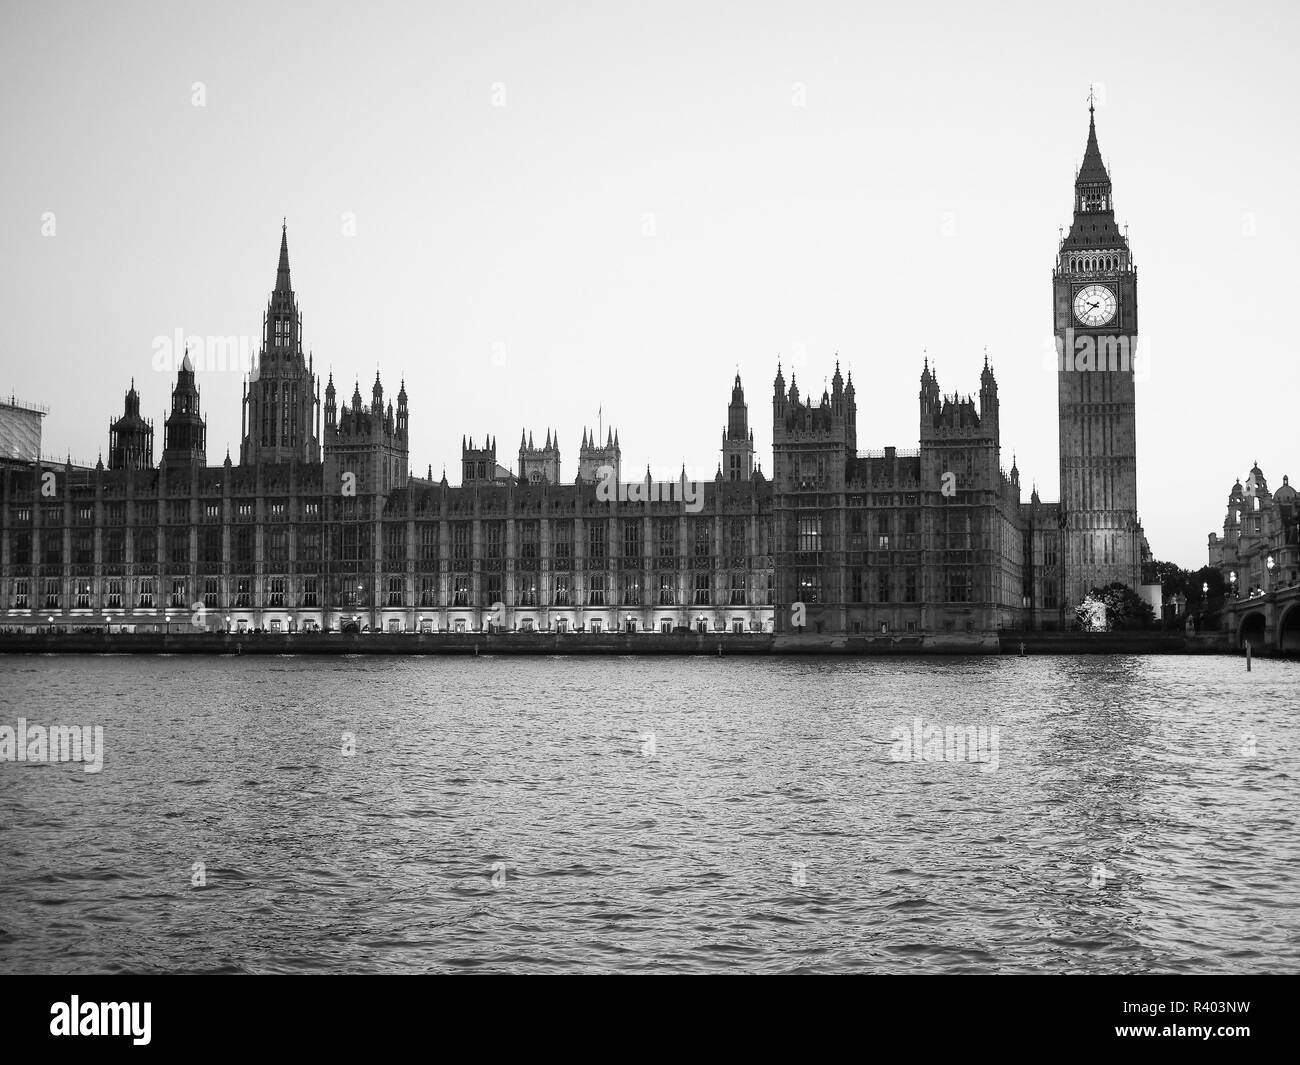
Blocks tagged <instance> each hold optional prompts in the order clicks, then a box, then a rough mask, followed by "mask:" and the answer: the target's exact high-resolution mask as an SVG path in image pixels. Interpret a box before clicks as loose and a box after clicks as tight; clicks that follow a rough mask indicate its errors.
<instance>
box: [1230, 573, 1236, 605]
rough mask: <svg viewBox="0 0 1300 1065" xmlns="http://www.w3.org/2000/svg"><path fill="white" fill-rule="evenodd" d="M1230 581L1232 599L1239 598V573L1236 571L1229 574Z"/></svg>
mask: <svg viewBox="0 0 1300 1065" xmlns="http://www.w3.org/2000/svg"><path fill="white" fill-rule="evenodd" d="M1228 580H1229V581H1230V582H1231V583H1232V598H1233V599H1236V598H1237V571H1236V570H1235V569H1234V570H1233V571H1232V572H1231V573H1229V574H1228Z"/></svg>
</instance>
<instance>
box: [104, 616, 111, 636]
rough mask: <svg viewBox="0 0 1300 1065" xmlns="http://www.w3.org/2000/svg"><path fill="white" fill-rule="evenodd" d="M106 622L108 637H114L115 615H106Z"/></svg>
mask: <svg viewBox="0 0 1300 1065" xmlns="http://www.w3.org/2000/svg"><path fill="white" fill-rule="evenodd" d="M104 622H105V623H106V624H107V626H108V635H109V636H112V635H113V615H112V614H105V615H104Z"/></svg>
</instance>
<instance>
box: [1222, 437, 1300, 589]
mask: <svg viewBox="0 0 1300 1065" xmlns="http://www.w3.org/2000/svg"><path fill="white" fill-rule="evenodd" d="M1270 561H1271V562H1272V566H1270V565H1269V563H1270ZM1209 564H1210V565H1211V566H1213V567H1214V568H1215V569H1217V570H1218V571H1219V572H1220V573H1222V574H1223V583H1224V587H1226V588H1227V589H1229V591H1230V593H1232V594H1234V595H1235V596H1236V597H1237V598H1240V599H1248V598H1250V597H1251V596H1258V595H1261V594H1264V593H1266V592H1271V591H1276V590H1278V589H1280V588H1288V587H1291V586H1294V585H1297V584H1300V499H1297V492H1296V490H1295V488H1293V487H1292V485H1291V479H1290V478H1289V477H1286V476H1284V477H1283V478H1282V487H1281V488H1279V489H1278V490H1277V491H1276V492H1270V491H1269V489H1268V480H1267V479H1266V478H1265V477H1264V471H1263V470H1261V469H1260V468H1259V463H1256V464H1255V465H1254V466H1253V467H1252V468H1251V470H1250V473H1249V474H1248V475H1247V476H1246V483H1245V484H1244V485H1243V484H1242V482H1241V481H1240V480H1238V481H1237V482H1236V483H1235V484H1234V485H1233V486H1232V489H1231V491H1229V493H1228V508H1227V513H1226V514H1225V515H1224V518H1223V537H1222V538H1220V537H1219V536H1218V534H1216V533H1210V540H1209Z"/></svg>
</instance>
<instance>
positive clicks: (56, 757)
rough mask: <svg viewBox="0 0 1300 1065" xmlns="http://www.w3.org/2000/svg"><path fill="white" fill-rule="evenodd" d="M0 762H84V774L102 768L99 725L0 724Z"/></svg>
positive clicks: (102, 756) (101, 745)
mask: <svg viewBox="0 0 1300 1065" xmlns="http://www.w3.org/2000/svg"><path fill="white" fill-rule="evenodd" d="M0 762H84V763H85V771H86V772H87V773H98V772H99V771H100V770H101V769H103V768H104V726H103V725H95V726H93V727H92V726H90V725H51V726H49V727H48V728H46V727H45V726H44V725H29V724H28V723H27V719H26V718H25V717H20V718H19V719H18V726H17V727H16V728H15V727H12V726H10V725H0Z"/></svg>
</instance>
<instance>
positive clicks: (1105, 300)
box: [1074, 285, 1119, 325]
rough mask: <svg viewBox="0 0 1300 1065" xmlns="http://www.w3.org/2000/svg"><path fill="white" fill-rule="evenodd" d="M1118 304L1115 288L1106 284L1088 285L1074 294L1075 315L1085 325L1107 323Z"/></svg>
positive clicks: (1112, 316) (1113, 314)
mask: <svg viewBox="0 0 1300 1065" xmlns="http://www.w3.org/2000/svg"><path fill="white" fill-rule="evenodd" d="M1118 305H1119V303H1118V301H1117V300H1116V299H1115V292H1114V290H1113V289H1110V288H1107V287H1106V286H1105V285H1088V286H1087V287H1086V288H1081V289H1079V291H1078V292H1076V293H1075V294H1074V316H1075V317H1076V318H1077V319H1078V320H1079V321H1080V322H1081V323H1082V324H1083V325H1105V324H1106V323H1107V322H1109V321H1110V320H1111V319H1112V318H1114V317H1115V308H1116V307H1117V306H1118Z"/></svg>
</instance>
